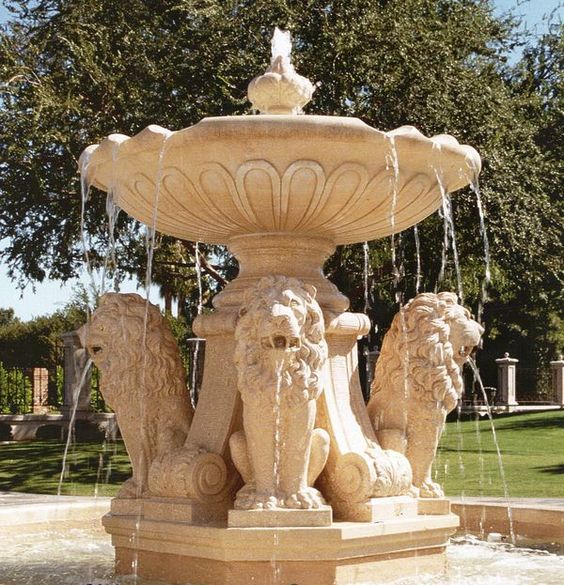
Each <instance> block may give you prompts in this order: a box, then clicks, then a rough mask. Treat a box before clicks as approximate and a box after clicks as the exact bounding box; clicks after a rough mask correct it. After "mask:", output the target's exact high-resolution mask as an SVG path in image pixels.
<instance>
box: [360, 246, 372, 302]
mask: <svg viewBox="0 0 564 585" xmlns="http://www.w3.org/2000/svg"><path fill="white" fill-rule="evenodd" d="M362 251H363V254H364V312H365V313H367V312H368V305H369V303H368V296H369V295H368V292H369V291H368V269H369V263H370V262H369V255H368V253H369V247H368V242H364V244H362Z"/></svg>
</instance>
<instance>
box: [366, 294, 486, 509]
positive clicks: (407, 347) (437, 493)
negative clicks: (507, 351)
mask: <svg viewBox="0 0 564 585" xmlns="http://www.w3.org/2000/svg"><path fill="white" fill-rule="evenodd" d="M483 332H484V329H483V328H482V327H481V326H480V325H479V324H478V323H477V322H476V321H474V320H473V319H472V318H471V316H470V313H469V311H468V310H466V309H465V308H464V307H462V306H461V305H459V304H458V303H457V296H456V295H455V294H454V293H448V292H443V293H439V294H433V293H422V294H420V295H418V296H416V297H415V298H414V299H412V300H411V301H409V303H407V304H406V305H405V306H404V307H403V308H402V309H401V311H400V312H399V313H398V314H397V315H396V316H395V317H394V320H393V322H392V326H391V328H390V330H389V331H388V332H387V333H386V336H385V337H384V342H383V344H382V352H381V353H380V356H379V358H378V361H377V363H376V371H375V375H374V382H373V384H372V389H371V397H370V402H369V404H368V411H369V414H370V417H371V419H372V422H373V424H374V428H375V430H376V435H377V436H378V439H379V441H380V443H381V444H382V446H384V447H385V448H388V449H393V450H395V451H397V452H399V453H404V454H405V455H406V457H407V458H408V460H409V462H410V464H411V467H412V470H413V487H412V490H411V493H412V494H413V495H416V496H417V495H419V496H421V497H427V498H430V497H435V498H437V497H442V496H443V492H442V489H441V486H440V485H438V484H437V483H435V482H433V480H432V479H431V466H432V463H433V460H434V458H435V454H436V450H437V445H438V442H439V438H440V435H441V432H442V429H443V427H444V423H445V419H446V415H447V414H448V413H449V412H450V411H451V410H453V408H455V406H456V404H457V402H458V399H459V398H460V396H461V394H462V389H463V382H462V366H463V364H464V362H466V361H467V359H468V356H469V355H470V353H471V351H472V350H473V348H474V347H475V346H476V345H478V344H479V342H480V337H481V335H482V333H483Z"/></svg>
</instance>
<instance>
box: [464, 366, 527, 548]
mask: <svg viewBox="0 0 564 585" xmlns="http://www.w3.org/2000/svg"><path fill="white" fill-rule="evenodd" d="M467 363H468V364H469V365H470V367H471V368H472V371H473V373H474V376H475V378H476V381H477V382H478V387H479V388H480V392H481V393H482V398H483V400H484V404H485V405H486V413H487V415H488V420H489V421H490V427H491V431H492V438H493V442H494V445H495V450H496V454H497V463H498V468H499V475H500V478H501V484H502V486H503V497H504V498H505V503H506V507H507V520H508V523H509V536H510V541H511V543H513V544H515V542H516V540H515V531H514V529H513V512H512V510H511V505H510V504H511V502H510V500H509V489H508V487H507V480H506V477H505V468H504V466H503V458H502V456H501V449H500V448H499V442H498V440H497V434H496V431H495V424H494V420H493V415H492V409H491V407H490V404H489V401H488V395H487V393H486V390H485V388H484V384H483V382H482V378H481V376H480V370H479V369H478V366H477V365H476V362H475V361H474V360H473V359H472V358H471V357H469V358H468V362H467Z"/></svg>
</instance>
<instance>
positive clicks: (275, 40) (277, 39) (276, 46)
mask: <svg viewBox="0 0 564 585" xmlns="http://www.w3.org/2000/svg"><path fill="white" fill-rule="evenodd" d="M270 46H271V53H272V61H274V60H275V59H276V58H277V57H282V59H284V60H287V61H290V55H291V54H292V39H291V35H290V31H287V30H280V29H279V28H278V27H276V28H275V29H274V34H273V35H272V41H271V43H270Z"/></svg>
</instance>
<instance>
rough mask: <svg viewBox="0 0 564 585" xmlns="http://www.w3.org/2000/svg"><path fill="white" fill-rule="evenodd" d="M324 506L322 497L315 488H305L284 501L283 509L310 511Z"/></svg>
mask: <svg viewBox="0 0 564 585" xmlns="http://www.w3.org/2000/svg"><path fill="white" fill-rule="evenodd" d="M324 504H325V500H324V499H323V496H322V495H321V494H320V493H319V491H317V490H316V489H315V488H312V487H306V488H304V489H301V490H300V491H298V492H296V493H295V494H292V495H291V496H288V497H287V498H285V499H284V507H285V508H292V509H297V510H312V509H315V508H320V507H321V506H323V505H324Z"/></svg>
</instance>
